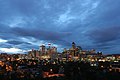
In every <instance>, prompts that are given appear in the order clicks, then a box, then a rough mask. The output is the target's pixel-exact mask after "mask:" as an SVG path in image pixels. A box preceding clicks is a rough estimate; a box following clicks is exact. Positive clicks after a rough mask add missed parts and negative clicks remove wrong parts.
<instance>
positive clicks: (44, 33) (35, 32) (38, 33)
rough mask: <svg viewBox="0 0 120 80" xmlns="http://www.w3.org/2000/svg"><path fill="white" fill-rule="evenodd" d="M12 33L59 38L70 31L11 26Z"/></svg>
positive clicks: (52, 38) (49, 38)
mask: <svg viewBox="0 0 120 80" xmlns="http://www.w3.org/2000/svg"><path fill="white" fill-rule="evenodd" d="M12 32H13V34H16V35H19V36H30V37H34V38H37V39H41V40H60V39H61V38H63V37H66V36H69V35H70V33H66V32H53V31H44V30H39V29H34V30H33V29H27V28H26V29H23V28H12Z"/></svg>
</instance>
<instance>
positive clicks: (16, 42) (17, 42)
mask: <svg viewBox="0 0 120 80" xmlns="http://www.w3.org/2000/svg"><path fill="white" fill-rule="evenodd" d="M7 43H9V44H13V45H19V44H26V45H31V44H30V43H27V42H22V41H14V40H11V41H7Z"/></svg>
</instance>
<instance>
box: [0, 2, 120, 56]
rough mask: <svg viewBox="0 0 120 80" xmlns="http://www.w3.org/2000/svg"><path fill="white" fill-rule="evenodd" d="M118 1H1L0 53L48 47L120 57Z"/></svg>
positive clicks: (119, 8) (119, 11) (119, 12)
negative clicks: (73, 46)
mask: <svg viewBox="0 0 120 80" xmlns="http://www.w3.org/2000/svg"><path fill="white" fill-rule="evenodd" d="M119 3H120V0H0V52H10V53H14V52H17V53H22V52H26V51H27V50H30V49H33V48H34V49H38V48H39V45H41V44H45V45H47V44H48V43H51V45H52V46H56V47H58V51H62V50H63V48H65V47H66V48H70V47H71V43H72V42H73V41H74V42H75V43H76V45H78V46H81V47H82V48H83V49H84V50H91V49H96V50H97V51H102V52H104V53H105V54H108V53H120V5H119Z"/></svg>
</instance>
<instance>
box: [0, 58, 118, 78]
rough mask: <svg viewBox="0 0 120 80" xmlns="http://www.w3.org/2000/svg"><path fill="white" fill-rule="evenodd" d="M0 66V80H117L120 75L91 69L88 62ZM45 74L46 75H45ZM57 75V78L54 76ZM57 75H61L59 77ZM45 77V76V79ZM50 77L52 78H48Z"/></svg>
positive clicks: (97, 68) (10, 62)
mask: <svg viewBox="0 0 120 80" xmlns="http://www.w3.org/2000/svg"><path fill="white" fill-rule="evenodd" d="M8 63H9V65H11V66H12V71H9V70H8V71H7V69H6V65H5V64H4V65H3V66H0V80H31V79H32V80H119V79H120V78H119V77H120V73H119V72H114V71H109V70H108V69H103V68H99V67H98V66H96V67H92V66H90V63H88V62H78V61H77V62H73V61H69V62H62V61H61V62H60V61H57V62H56V63H53V62H52V61H51V62H48V61H45V60H41V61H39V62H38V61H37V60H22V61H8ZM46 72H47V73H46ZM55 74H57V75H58V76H56V75H55ZM59 74H63V75H62V76H59ZM45 75H47V76H46V77H45ZM49 75H52V76H49Z"/></svg>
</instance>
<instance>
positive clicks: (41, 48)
mask: <svg viewBox="0 0 120 80" xmlns="http://www.w3.org/2000/svg"><path fill="white" fill-rule="evenodd" d="M40 51H41V52H42V54H45V46H44V45H41V46H40Z"/></svg>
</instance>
